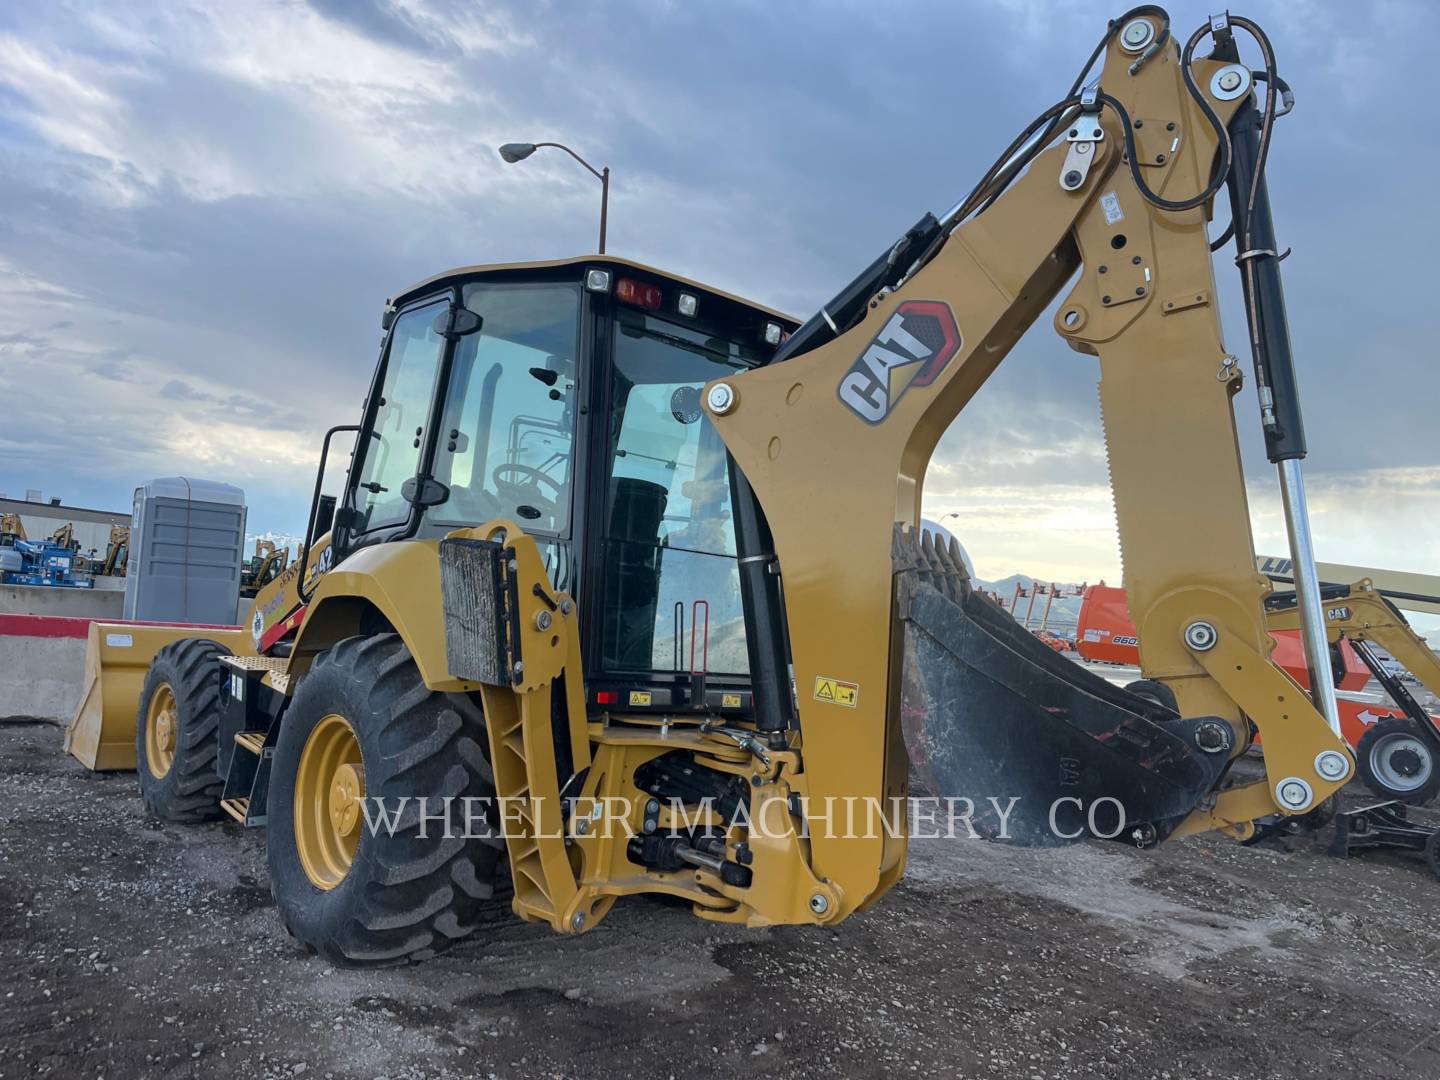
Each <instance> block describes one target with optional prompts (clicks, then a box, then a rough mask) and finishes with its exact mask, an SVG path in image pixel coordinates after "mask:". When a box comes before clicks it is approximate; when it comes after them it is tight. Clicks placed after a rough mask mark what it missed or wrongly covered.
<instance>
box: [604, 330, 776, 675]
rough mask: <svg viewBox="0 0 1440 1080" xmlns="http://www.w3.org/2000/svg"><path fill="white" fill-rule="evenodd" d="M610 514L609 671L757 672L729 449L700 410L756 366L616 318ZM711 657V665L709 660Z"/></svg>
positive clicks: (716, 346) (715, 346)
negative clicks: (730, 378) (737, 374)
mask: <svg viewBox="0 0 1440 1080" xmlns="http://www.w3.org/2000/svg"><path fill="white" fill-rule="evenodd" d="M616 330H617V333H616V337H615V353H614V374H613V379H614V382H613V386H612V391H611V398H612V412H611V417H610V425H611V427H610V454H611V458H610V480H609V490H608V493H607V504H608V505H607V509H606V519H605V525H604V527H605V578H606V584H605V610H604V629H603V633H602V640H603V658H602V663H603V665H604V667H605V668H606V669H607V670H609V671H689V670H690V653H691V647H692V644H693V646H694V654H695V666H696V667H699V666H701V663H702V659H704V660H705V664H704V666H705V667H706V668H707V669H708V670H709V671H711V672H714V673H717V674H738V675H743V674H745V673H746V672H748V670H749V661H748V654H747V651H746V645H745V618H744V610H743V608H742V607H741V602H740V587H739V574H738V569H737V563H736V558H735V529H734V520H733V513H732V511H731V506H730V474H729V458H728V456H727V454H726V450H725V444H724V442H723V441H722V440H721V438H720V435H719V433H718V432H717V431H716V430H715V428H714V426H713V425H712V424H711V423H710V420H709V418H708V417H707V416H706V415H705V413H704V410H703V409H702V408H701V402H700V392H701V388H702V387H703V386H704V384H705V383H706V382H708V381H710V380H711V379H717V378H720V377H722V376H724V375H728V374H731V373H732V372H734V371H736V370H741V369H743V368H744V367H746V366H747V365H746V364H745V363H743V362H742V361H741V360H740V359H739V358H738V357H737V355H736V347H735V346H734V345H733V344H732V343H730V342H726V341H723V340H718V339H709V338H705V337H703V336H701V335H699V334H697V333H695V332H694V331H693V330H692V329H690V328H688V327H682V326H678V325H675V324H671V323H667V322H665V321H664V320H662V319H658V318H655V317H653V316H648V315H643V314H640V313H638V312H632V311H627V310H623V309H622V311H620V312H619V313H618V314H617V327H616ZM707 653H708V658H707Z"/></svg>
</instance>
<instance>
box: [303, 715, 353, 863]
mask: <svg viewBox="0 0 1440 1080" xmlns="http://www.w3.org/2000/svg"><path fill="white" fill-rule="evenodd" d="M364 800H365V766H364V763H363V762H362V760H361V756H360V740H359V738H358V737H357V736H356V734H355V729H354V728H353V727H351V726H350V722H349V721H348V720H346V719H345V718H344V717H343V716H340V715H338V714H336V713H330V714H328V715H327V716H324V717H322V718H321V720H320V722H319V723H318V724H316V725H315V727H314V728H313V729H311V731H310V734H309V735H308V736H307V737H306V739H305V746H304V748H303V749H302V750H301V751H300V763H299V766H298V767H297V768H296V770H295V851H296V854H298V855H299V856H300V865H301V866H302V867H303V868H304V870H305V876H306V877H308V878H309V879H310V883H311V884H312V885H314V886H315V887H316V888H317V889H326V890H328V889H333V888H335V887H336V886H337V885H339V884H340V883H341V882H342V881H344V880H345V878H346V877H347V876H348V875H349V873H350V867H351V865H353V863H354V862H355V853H356V851H357V850H359V847H360V835H361V831H362V830H361V828H360V821H361V815H360V811H361V804H362V803H363V802H364Z"/></svg>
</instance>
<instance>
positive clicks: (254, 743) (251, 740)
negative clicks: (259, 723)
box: [235, 731, 265, 757]
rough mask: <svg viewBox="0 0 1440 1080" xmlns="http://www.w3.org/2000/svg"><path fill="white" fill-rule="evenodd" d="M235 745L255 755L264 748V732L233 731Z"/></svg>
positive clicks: (258, 754) (257, 755)
mask: <svg viewBox="0 0 1440 1080" xmlns="http://www.w3.org/2000/svg"><path fill="white" fill-rule="evenodd" d="M235 745H236V746H243V747H244V748H245V749H246V750H249V751H250V752H251V753H252V754H254V755H255V756H256V757H259V756H260V752H261V751H262V750H264V749H265V732H263V731H237V732H236V733H235Z"/></svg>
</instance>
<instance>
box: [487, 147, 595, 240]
mask: <svg viewBox="0 0 1440 1080" xmlns="http://www.w3.org/2000/svg"><path fill="white" fill-rule="evenodd" d="M542 146H553V147H555V149H557V150H564V151H565V152H566V153H567V154H569V155H570V156H571V157H573V158H574V159H575V160H576V161H578V162H579V163H580V164H581V165H584V166H585V168H587V169H589V170H590V172H591V174H592V175H593V176H594V177H595V179H597V180H599V181H600V254H601V255H604V254H605V218H606V215H607V214H608V213H609V211H610V166H608V165H607V166H605V167H604V168H603V169H596V168H595V166H594V165H591V164H590V163H589V162H588V161H586V160H585V159H584V158H583V157H581V156H580V155H579V154H577V153H576V152H575V151H574V150H571V149H570V147H568V146H566V145H565V144H564V143H558V142H540V143H528V142H511V143H506V144H505V145H504V146H502V147H500V156H501V158H503V159H504V160H505V161H506V162H508V163H509V164H511V165H514V164H515V163H516V162H517V161H524V160H525V159H526V158H528V157H529V156H530V155H531V154H533V153H535V151H536V150H538V149H540V147H542Z"/></svg>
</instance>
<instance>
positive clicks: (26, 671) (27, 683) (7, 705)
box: [0, 589, 91, 722]
mask: <svg viewBox="0 0 1440 1080" xmlns="http://www.w3.org/2000/svg"><path fill="white" fill-rule="evenodd" d="M36 591H47V592H60V591H62V590H59V589H50V590H36ZM90 622H91V620H90V619H70V618H63V617H59V616H47V615H0V719H10V718H18V717H33V718H36V719H40V720H55V721H61V722H63V721H65V720H68V719H70V716H71V714H72V713H74V711H75V708H76V706H78V705H79V704H80V691H81V688H82V686H81V683H82V676H83V675H84V672H85V637H86V635H87V634H88V633H89V632H90Z"/></svg>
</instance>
